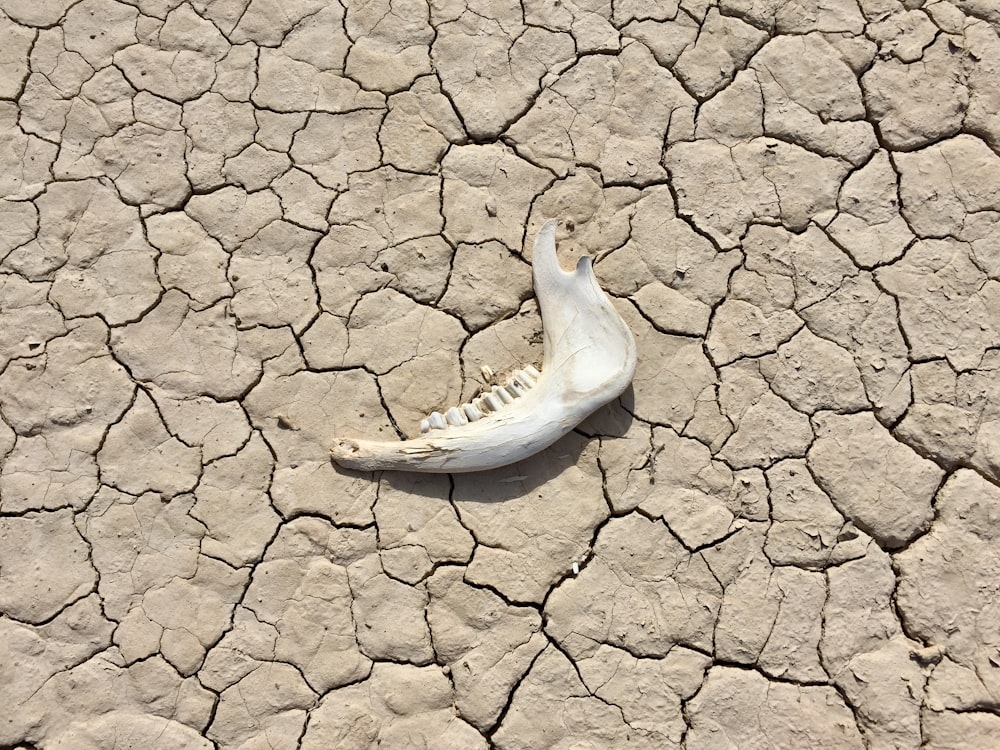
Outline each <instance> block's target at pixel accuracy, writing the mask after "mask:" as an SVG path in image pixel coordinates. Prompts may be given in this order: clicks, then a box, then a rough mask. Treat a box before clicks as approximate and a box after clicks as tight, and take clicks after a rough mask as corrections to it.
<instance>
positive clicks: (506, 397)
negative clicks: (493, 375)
mask: <svg viewBox="0 0 1000 750" xmlns="http://www.w3.org/2000/svg"><path fill="white" fill-rule="evenodd" d="M493 395H495V396H496V397H497V398H499V399H500V400H501V401H502V402H503V403H505V404H512V403H514V398H515V397H514V396H511V395H510V394H509V393H508V392H507V389H506V388H504V387H503V386H502V385H495V386H493Z"/></svg>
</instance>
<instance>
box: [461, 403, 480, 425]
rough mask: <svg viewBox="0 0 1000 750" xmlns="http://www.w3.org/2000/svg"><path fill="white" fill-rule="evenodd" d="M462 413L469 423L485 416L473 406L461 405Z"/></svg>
mask: <svg viewBox="0 0 1000 750" xmlns="http://www.w3.org/2000/svg"><path fill="white" fill-rule="evenodd" d="M462 411H464V412H465V416H466V417H468V418H469V421H470V422H478V421H479V420H480V419H482V418H483V417H484V416H485V415H484V414H483V413H482V412H481V411H479V409H477V408H476V405H475V404H462Z"/></svg>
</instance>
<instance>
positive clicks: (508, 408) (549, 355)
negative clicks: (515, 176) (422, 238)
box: [331, 221, 636, 472]
mask: <svg viewBox="0 0 1000 750" xmlns="http://www.w3.org/2000/svg"><path fill="white" fill-rule="evenodd" d="M555 232H556V222H555V221H548V222H546V223H545V226H543V227H542V229H541V231H540V232H539V233H538V237H537V239H536V240H535V250H534V257H533V259H532V273H533V276H534V283H535V296H536V297H537V298H538V307H539V309H540V310H541V314H542V333H543V341H544V348H545V354H544V360H543V362H542V371H541V372H540V373H539V372H538V371H537V370H535V369H534V368H531V369H530V370H529V369H528V368H527V367H526V368H524V370H523V371H522V372H526V373H527V375H528V377H529V378H531V379H533V380H535V381H536V382H535V384H534V386H533V387H530V386H529V387H527V388H524V387H523V386H522V385H520V384H518V383H517V382H516V380H515V379H512V380H511V381H509V382H508V383H507V385H506V386H503V387H501V386H494V387H493V388H492V391H491V392H487V393H486V394H484V396H483V398H484V399H489V398H491V397H492V398H495V399H496V400H497V401H498V402H502V403H503V404H504V406H503V407H502V408H499V409H497V410H495V411H492V412H491V413H490V414H488V415H486V416H485V417H483V418H482V419H479V420H476V421H474V422H471V423H468V419H467V417H466V415H465V414H464V413H463V412H462V411H461V410H459V409H458V408H457V407H452V408H451V409H449V410H448V412H447V417H446V418H445V419H443V420H441V421H446V422H447V423H448V424H449V425H451V426H449V427H447V429H443V430H442V431H440V432H437V431H430V432H429V433H428V434H426V435H423V436H421V437H418V438H414V439H412V440H403V441H370V440H360V439H353V438H343V439H339V440H336V441H335V442H334V445H333V447H332V449H331V453H332V455H333V459H334V460H335V461H336V462H337V463H338V464H340V465H341V466H344V467H347V468H351V469H358V470H362V471H378V470H382V469H398V470H402V471H426V472H462V471H478V470H480V469H492V468H496V467H498V466H505V465H507V464H511V463H514V462H516V461H521V460H522V459H525V458H527V457H529V456H531V455H533V454H535V453H537V452H538V451H540V450H543V449H544V448H547V447H548V446H550V445H552V443H554V442H555V441H556V440H558V439H559V438H560V437H562V436H563V435H565V434H566V433H567V432H569V431H570V430H572V429H573V428H574V427H576V426H577V425H578V424H579V423H580V422H582V421H583V420H584V419H585V418H586V417H587V416H588V415H589V414H591V413H592V412H593V411H595V410H596V409H598V408H599V407H601V406H603V405H604V404H606V403H608V402H609V401H611V400H612V399H614V398H617V397H618V396H619V395H621V393H622V392H623V391H624V390H625V389H626V388H627V387H628V384H629V383H630V382H631V381H632V376H633V375H634V374H635V366H636V348H635V339H634V338H633V336H632V332H631V331H630V330H629V329H628V326H627V325H626V323H625V321H624V320H622V318H621V316H620V315H619V314H618V312H617V311H616V310H615V308H614V306H613V305H612V304H611V300H609V299H608V297H607V296H606V295H605V294H604V292H602V291H601V288H600V286H598V284H597V279H596V278H595V277H594V272H593V269H592V268H591V265H590V259H589V258H586V257H585V258H581V259H580V262H579V263H578V264H577V267H576V269H575V270H574V271H570V272H567V271H564V270H562V269H561V268H560V267H559V261H558V259H557V258H556V244H555ZM512 388H513V389H514V390H515V391H517V392H518V397H517V398H515V397H514V396H513V395H512V394H511V389H512ZM487 403H490V402H489V401H487ZM492 405H493V404H492V403H490V406H492ZM453 415H454V419H456V420H457V421H453ZM435 421H436V420H435V419H434V414H432V415H431V416H430V417H428V419H427V422H428V425H429V426H430V427H435V428H436V427H437V425H436V424H435Z"/></svg>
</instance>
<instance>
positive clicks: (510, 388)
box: [504, 380, 526, 398]
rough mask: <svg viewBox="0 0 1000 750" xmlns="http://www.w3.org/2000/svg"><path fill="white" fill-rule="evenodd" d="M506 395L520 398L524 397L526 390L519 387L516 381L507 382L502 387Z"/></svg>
mask: <svg viewBox="0 0 1000 750" xmlns="http://www.w3.org/2000/svg"><path fill="white" fill-rule="evenodd" d="M504 388H505V389H506V391H507V393H509V394H510V395H511V396H513V397H514V398H521V396H523V395H524V392H525V390H526V389H524V388H522V387H521V384H520V383H518V382H517V381H516V380H508V381H507V385H505V386H504Z"/></svg>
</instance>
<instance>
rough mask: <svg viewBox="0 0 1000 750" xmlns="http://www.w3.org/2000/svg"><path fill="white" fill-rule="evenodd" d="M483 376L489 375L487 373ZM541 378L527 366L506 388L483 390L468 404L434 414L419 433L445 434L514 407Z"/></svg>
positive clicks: (540, 374) (421, 425)
mask: <svg viewBox="0 0 1000 750" xmlns="http://www.w3.org/2000/svg"><path fill="white" fill-rule="evenodd" d="M484 372H489V371H488V370H487V369H484ZM541 376H542V373H540V372H539V371H538V370H536V369H535V368H534V367H532V366H531V365H528V366H527V367H525V368H524V369H522V370H518V371H517V372H515V373H514V374H513V375H511V376H510V378H508V380H507V382H506V383H505V384H504V385H495V386H493V387H492V388H491V389H489V390H483V392H482V394H481V395H480V396H478V397H477V398H474V399H472V401H470V402H468V403H466V404H462V405H461V406H453V407H451V408H450V409H448V411H446V412H445V413H444V414H442V413H441V412H439V411H435V412H431V414H430V415H429V416H428V417H427V418H426V419H423V420H421V421H420V432H421V433H427V432H430V431H431V430H444V429H447V428H448V427H452V426H454V427H460V426H461V425H464V424H469V422H478V421H479V420H480V419H482V418H483V417H485V416H488V415H489V414H491V413H493V412H495V411H500V410H501V409H502V408H503V407H505V406H506V405H507V404H512V403H514V399H518V398H521V396H523V395H524V394H525V393H527V392H528V390H529V389H531V388H533V387H534V385H535V383H536V382H538V379H539V378H540V377H541Z"/></svg>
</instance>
